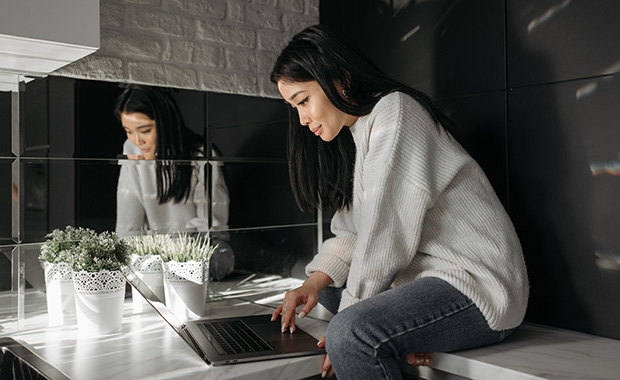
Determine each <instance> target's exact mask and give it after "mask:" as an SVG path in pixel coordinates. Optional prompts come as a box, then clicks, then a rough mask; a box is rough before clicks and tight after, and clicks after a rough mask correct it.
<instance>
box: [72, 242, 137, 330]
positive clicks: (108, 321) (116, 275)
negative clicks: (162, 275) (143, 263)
mask: <svg viewBox="0 0 620 380" xmlns="http://www.w3.org/2000/svg"><path fill="white" fill-rule="evenodd" d="M128 252H129V247H128V245H127V243H126V242H125V241H124V240H121V239H119V238H118V236H117V235H116V233H114V232H107V231H106V232H102V233H100V234H94V235H92V236H89V237H87V238H84V239H82V240H81V241H80V242H79V244H78V245H77V246H76V247H74V248H73V249H72V250H71V255H70V256H69V258H68V261H69V264H70V265H71V269H72V270H73V285H74V287H75V305H76V312H77V322H78V329H79V330H80V332H83V333H86V334H97V335H100V334H109V333H113V332H117V331H119V330H120V329H121V326H122V318H123V303H124V300H125V285H126V281H125V277H124V275H123V273H122V272H121V267H120V266H121V265H128V264H129V253H128Z"/></svg>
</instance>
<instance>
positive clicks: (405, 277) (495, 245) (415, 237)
mask: <svg viewBox="0 0 620 380" xmlns="http://www.w3.org/2000/svg"><path fill="white" fill-rule="evenodd" d="M351 132H352V134H353V138H354V140H355V145H356V148H357V153H356V161H355V172H354V186H353V204H352V207H351V208H350V210H348V211H347V210H339V211H338V212H336V214H335V215H334V217H333V219H332V224H331V228H332V232H333V233H334V235H335V236H334V237H333V238H330V239H327V240H326V241H325V242H324V243H323V244H322V246H321V248H320V250H319V253H318V254H317V255H316V256H315V258H314V259H313V261H312V262H311V263H310V264H308V266H307V267H306V272H307V273H308V274H311V273H312V272H315V271H320V272H324V273H326V274H327V275H329V276H330V277H331V278H332V279H333V280H334V282H333V284H332V286H336V287H342V286H345V284H346V289H345V291H344V292H343V295H342V300H341V303H340V310H342V309H344V308H346V307H348V306H350V305H352V304H354V303H356V302H359V301H360V300H363V299H366V298H369V297H372V296H374V295H376V294H378V293H380V292H383V291H385V290H387V289H389V288H390V287H394V286H398V285H402V284H405V283H408V282H410V281H415V280H417V279H421V278H424V277H438V278H441V279H443V280H445V281H447V282H448V283H450V284H451V285H452V286H454V287H455V288H456V289H458V290H459V291H461V292H462V293H463V294H465V295H466V296H468V297H469V298H470V299H472V301H473V302H474V303H475V304H476V306H477V307H478V308H479V309H480V311H481V312H482V314H483V315H484V317H485V318H486V320H487V322H488V323H489V326H490V327H491V328H492V329H494V330H504V329H509V328H513V327H516V326H518V325H519V324H520V323H521V322H522V321H523V317H524V314H525V310H526V307H527V299H528V290H529V286H528V280H527V274H526V269H525V262H524V260H523V254H522V251H521V245H520V243H519V240H518V238H517V235H516V233H515V230H514V227H513V225H512V223H511V221H510V219H509V217H508V215H507V213H506V212H505V210H504V208H503V206H502V204H501V203H500V202H499V200H498V198H497V196H496V194H495V192H494V191H493V188H492V187H491V185H490V183H489V182H488V180H487V178H486V176H485V175H484V173H483V171H482V169H481V168H480V167H479V166H478V164H477V163H476V162H475V161H474V160H473V159H472V158H471V157H470V156H469V155H468V154H467V153H466V152H465V150H464V149H463V148H462V147H461V146H460V145H459V144H458V143H457V142H456V141H455V140H454V139H453V138H452V137H451V136H450V135H449V134H448V133H446V132H445V131H443V130H441V129H440V128H439V127H438V126H436V125H435V123H434V122H433V120H432V119H431V118H430V115H429V114H428V113H427V112H426V111H425V110H424V109H423V107H422V106H421V105H420V104H419V103H418V102H417V101H415V100H414V99H413V98H411V97H410V96H408V95H405V94H402V93H392V94H389V95H386V96H385V97H383V98H382V99H381V100H380V101H379V102H378V103H377V105H376V106H375V108H374V109H373V111H372V112H371V113H370V114H369V115H366V116H362V117H360V118H359V119H358V120H357V122H356V123H355V124H354V125H353V126H352V127H351ZM403 301H404V302H406V300H403Z"/></svg>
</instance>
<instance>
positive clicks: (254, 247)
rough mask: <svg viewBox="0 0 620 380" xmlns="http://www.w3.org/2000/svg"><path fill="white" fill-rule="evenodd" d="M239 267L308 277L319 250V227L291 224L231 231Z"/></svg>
mask: <svg viewBox="0 0 620 380" xmlns="http://www.w3.org/2000/svg"><path fill="white" fill-rule="evenodd" d="M229 244H230V246H231V248H232V250H233V252H235V265H236V269H238V270H242V271H247V272H262V273H273V274H278V275H282V276H293V277H296V278H306V276H305V273H304V267H305V265H306V264H307V263H309V262H310V260H312V257H313V256H314V253H315V252H316V226H289V227H281V228H271V229H259V230H237V231H233V232H231V233H230V241H229Z"/></svg>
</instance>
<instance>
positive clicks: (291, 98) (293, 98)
mask: <svg viewBox="0 0 620 380" xmlns="http://www.w3.org/2000/svg"><path fill="white" fill-rule="evenodd" d="M304 91H306V90H299V91H297V92H295V93H294V94H293V95H291V97H290V98H288V100H290V101H291V102H292V101H294V100H295V98H296V97H297V95H299V94H301V93H302V92H304Z"/></svg>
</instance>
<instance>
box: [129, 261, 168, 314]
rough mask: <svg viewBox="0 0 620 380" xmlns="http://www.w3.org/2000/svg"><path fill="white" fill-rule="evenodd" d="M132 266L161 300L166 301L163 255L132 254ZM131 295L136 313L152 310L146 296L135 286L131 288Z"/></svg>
mask: <svg viewBox="0 0 620 380" xmlns="http://www.w3.org/2000/svg"><path fill="white" fill-rule="evenodd" d="M130 267H131V269H132V270H133V271H134V273H135V274H136V275H137V276H138V277H139V278H140V279H141V280H142V281H143V282H144V283H145V284H146V286H148V287H149V289H151V291H152V292H153V293H154V294H155V295H156V296H157V297H158V298H159V301H161V302H165V298H166V295H165V292H164V271H163V266H162V261H161V257H160V256H158V255H146V256H138V255H135V254H134V255H131V263H130ZM131 297H132V300H133V311H134V313H142V312H144V311H147V310H151V307H150V306H149V304H148V303H147V302H146V301H145V300H144V297H143V296H142V295H141V294H140V293H139V292H138V291H137V290H136V289H135V288H134V287H132V288H131Z"/></svg>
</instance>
